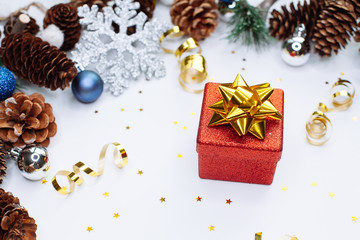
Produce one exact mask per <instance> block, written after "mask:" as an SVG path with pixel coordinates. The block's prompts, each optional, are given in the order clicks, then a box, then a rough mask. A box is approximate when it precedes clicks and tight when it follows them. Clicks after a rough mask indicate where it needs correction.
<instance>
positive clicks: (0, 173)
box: [0, 141, 7, 239]
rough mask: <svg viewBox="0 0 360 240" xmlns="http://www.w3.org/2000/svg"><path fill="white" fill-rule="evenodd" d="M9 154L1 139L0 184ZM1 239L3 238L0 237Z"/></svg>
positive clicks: (4, 173)
mask: <svg viewBox="0 0 360 240" xmlns="http://www.w3.org/2000/svg"><path fill="white" fill-rule="evenodd" d="M6 155H7V151H6V150H5V147H4V143H3V142H2V141H0V184H1V183H2V181H3V177H5V175H6V169H7V167H6V161H5V159H4V158H5V156H6ZM0 239H1V238H0Z"/></svg>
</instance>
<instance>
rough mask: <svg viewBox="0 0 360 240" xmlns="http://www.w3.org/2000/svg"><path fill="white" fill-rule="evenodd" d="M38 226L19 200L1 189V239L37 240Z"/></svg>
mask: <svg viewBox="0 0 360 240" xmlns="http://www.w3.org/2000/svg"><path fill="white" fill-rule="evenodd" d="M36 230H37V225H36V223H35V220H34V219H33V218H32V217H30V216H29V214H28V211H27V210H26V209H25V208H23V207H21V206H20V202H19V199H18V198H16V197H14V196H13V195H12V194H11V193H8V192H5V191H4V189H1V188H0V239H1V240H35V239H36Z"/></svg>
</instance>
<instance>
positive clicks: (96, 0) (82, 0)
mask: <svg viewBox="0 0 360 240" xmlns="http://www.w3.org/2000/svg"><path fill="white" fill-rule="evenodd" d="M110 1H111V0H71V4H72V5H73V6H75V7H76V8H77V7H81V6H82V5H84V4H87V5H89V7H90V8H91V6H92V5H94V4H96V5H98V7H99V9H102V8H103V7H106V6H107V3H108V2H110Z"/></svg>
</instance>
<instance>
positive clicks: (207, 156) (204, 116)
mask: <svg viewBox="0 0 360 240" xmlns="http://www.w3.org/2000/svg"><path fill="white" fill-rule="evenodd" d="M219 86H220V84H219V83H207V84H206V86H205V90H204V99H203V105H202V110H201V117H200V124H199V130H198V136H197V152H198V154H199V176H200V177H201V178H206V179H214V180H226V181H235V182H247V183H257V184H267V185H270V184H271V183H272V181H273V178H274V174H275V170H276V164H277V162H278V161H279V160H280V157H281V153H282V148H283V126H284V120H283V119H284V118H283V119H281V120H272V119H268V120H266V134H265V139H264V140H259V139H257V138H256V137H254V136H253V135H251V134H247V135H245V136H242V137H240V136H239V135H238V134H237V133H236V131H235V130H234V129H233V128H232V127H231V125H229V124H227V125H221V126H212V127H209V126H208V123H209V121H210V118H211V116H212V114H213V111H212V110H210V109H208V107H209V106H210V105H211V104H213V103H215V102H217V101H218V100H220V99H221V98H222V97H221V94H220V92H219ZM270 100H271V102H272V103H273V104H274V106H275V107H276V109H277V110H278V111H279V112H280V113H281V114H282V115H283V116H284V91H283V90H281V89H274V93H273V94H272V96H271V97H270Z"/></svg>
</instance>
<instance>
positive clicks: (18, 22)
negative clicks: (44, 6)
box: [4, 13, 40, 36]
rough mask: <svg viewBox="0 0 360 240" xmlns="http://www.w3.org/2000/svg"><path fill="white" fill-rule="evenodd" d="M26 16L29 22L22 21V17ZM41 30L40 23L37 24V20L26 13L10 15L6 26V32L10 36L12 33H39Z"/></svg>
mask: <svg viewBox="0 0 360 240" xmlns="http://www.w3.org/2000/svg"><path fill="white" fill-rule="evenodd" d="M24 16H25V19H26V20H30V21H29V22H22V18H23V17H24ZM39 30H40V27H39V25H37V23H36V20H35V19H33V18H32V17H30V16H27V15H26V14H24V13H19V14H16V15H13V16H11V17H10V19H9V20H8V21H7V23H6V24H5V26H4V34H5V36H8V35H10V34H14V33H19V32H24V33H27V32H28V33H31V34H33V35H35V34H37V33H38V32H39Z"/></svg>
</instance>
